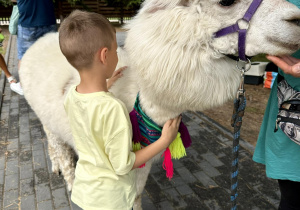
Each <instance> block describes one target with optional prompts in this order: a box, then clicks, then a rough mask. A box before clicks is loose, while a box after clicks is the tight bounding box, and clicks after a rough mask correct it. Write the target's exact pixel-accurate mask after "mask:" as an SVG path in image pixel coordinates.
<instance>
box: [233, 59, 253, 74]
mask: <svg viewBox="0 0 300 210" xmlns="http://www.w3.org/2000/svg"><path fill="white" fill-rule="evenodd" d="M239 63H243V64H244V66H242V67H240V66H239ZM236 68H237V69H238V70H240V71H244V72H247V71H249V70H250V69H251V61H250V59H249V58H247V61H243V60H241V59H239V60H238V61H236Z"/></svg>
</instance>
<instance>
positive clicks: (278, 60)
mask: <svg viewBox="0 0 300 210" xmlns="http://www.w3.org/2000/svg"><path fill="white" fill-rule="evenodd" d="M267 59H269V60H270V61H272V62H273V63H274V64H275V65H277V66H278V67H279V68H281V69H282V71H284V73H286V74H290V75H292V76H294V77H300V59H297V58H294V57H292V56H289V55H285V56H280V57H277V56H271V55H268V56H267Z"/></svg>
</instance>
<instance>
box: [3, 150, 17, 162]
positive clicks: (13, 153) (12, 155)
mask: <svg viewBox="0 0 300 210" xmlns="http://www.w3.org/2000/svg"><path fill="white" fill-rule="evenodd" d="M6 158H7V161H13V160H18V159H19V151H18V150H9V151H7V156H6Z"/></svg>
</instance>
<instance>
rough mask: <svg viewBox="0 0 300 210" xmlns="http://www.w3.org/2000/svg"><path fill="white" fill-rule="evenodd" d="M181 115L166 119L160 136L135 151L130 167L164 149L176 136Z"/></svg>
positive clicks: (143, 161)
mask: <svg viewBox="0 0 300 210" xmlns="http://www.w3.org/2000/svg"><path fill="white" fill-rule="evenodd" d="M180 122H181V116H179V117H176V118H175V119H172V120H168V121H167V122H166V123H165V125H164V127H163V130H162V135H161V137H160V138H159V139H158V140H157V141H156V142H154V143H152V144H150V145H149V146H147V147H145V148H143V149H141V150H138V151H136V152H135V162H134V164H133V167H132V169H135V168H138V167H139V166H141V165H142V164H144V163H146V162H147V161H148V160H150V159H151V158H153V157H154V156H155V155H157V154H159V153H160V152H162V151H163V150H164V149H166V148H167V147H168V146H169V145H170V144H171V143H172V141H174V139H175V138H176V136H177V133H178V128H179V124H180Z"/></svg>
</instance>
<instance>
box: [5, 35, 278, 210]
mask: <svg viewBox="0 0 300 210" xmlns="http://www.w3.org/2000/svg"><path fill="white" fill-rule="evenodd" d="M16 54H17V53H16V39H15V37H13V38H12V42H11V51H10V54H9V61H8V65H9V69H10V70H11V71H12V73H13V74H14V75H15V76H17V57H16ZM4 79H5V78H4V75H3V74H2V75H1V80H0V90H2V87H3V84H4V83H5V82H4ZM33 82H36V81H33ZM0 113H1V115H0V116H1V121H0V209H5V210H6V209H22V210H30V209H42V210H50V209H60V210H63V209H79V208H78V207H77V206H75V205H74V204H73V203H72V202H71V201H70V194H69V193H68V191H67V189H66V185H65V183H64V180H63V178H62V177H60V176H57V175H55V174H53V173H52V172H51V170H50V168H51V163H50V160H49V157H48V153H47V149H46V148H47V141H46V137H45V134H44V131H43V129H42V126H41V123H40V122H39V120H38V118H37V117H36V115H35V114H34V112H33V111H32V110H31V109H30V107H29V106H28V104H27V102H26V100H25V99H24V97H23V96H19V95H18V94H16V93H13V92H11V90H10V88H9V85H8V83H6V86H5V88H4V97H3V101H2V107H1V112H0ZM183 121H184V122H185V123H186V124H187V126H188V129H189V131H190V134H191V136H192V140H193V145H192V147H191V148H189V149H188V150H187V153H188V155H187V157H185V158H183V159H181V160H180V161H174V168H175V171H174V177H173V179H172V180H171V181H169V180H168V179H167V178H166V177H165V172H164V170H163V169H162V167H161V162H158V163H156V164H154V165H153V167H152V170H151V173H150V176H149V179H148V181H147V185H146V187H145V191H144V193H143V208H144V209H146V210H155V209H163V210H169V209H170V210H171V209H193V210H194V209H201V210H202V209H203V210H205V209H230V202H229V197H230V196H229V189H230V178H229V177H230V163H231V143H232V141H231V136H230V135H228V133H229V132H228V131H226V130H224V129H223V128H222V127H221V126H219V125H218V124H216V123H214V122H212V120H210V119H208V118H206V117H205V116H203V115H202V114H201V113H190V112H188V113H185V114H184V118H183ZM241 144H242V148H241V150H240V158H239V159H240V171H239V197H238V209H251V210H257V209H261V210H266V209H276V207H277V205H278V200H279V197H280V193H279V191H278V188H277V183H276V181H274V180H270V179H267V178H266V177H265V172H264V168H263V166H261V165H258V164H255V163H254V162H253V161H252V160H251V156H252V155H251V151H252V150H253V147H251V146H250V145H248V144H247V143H245V142H241Z"/></svg>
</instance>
